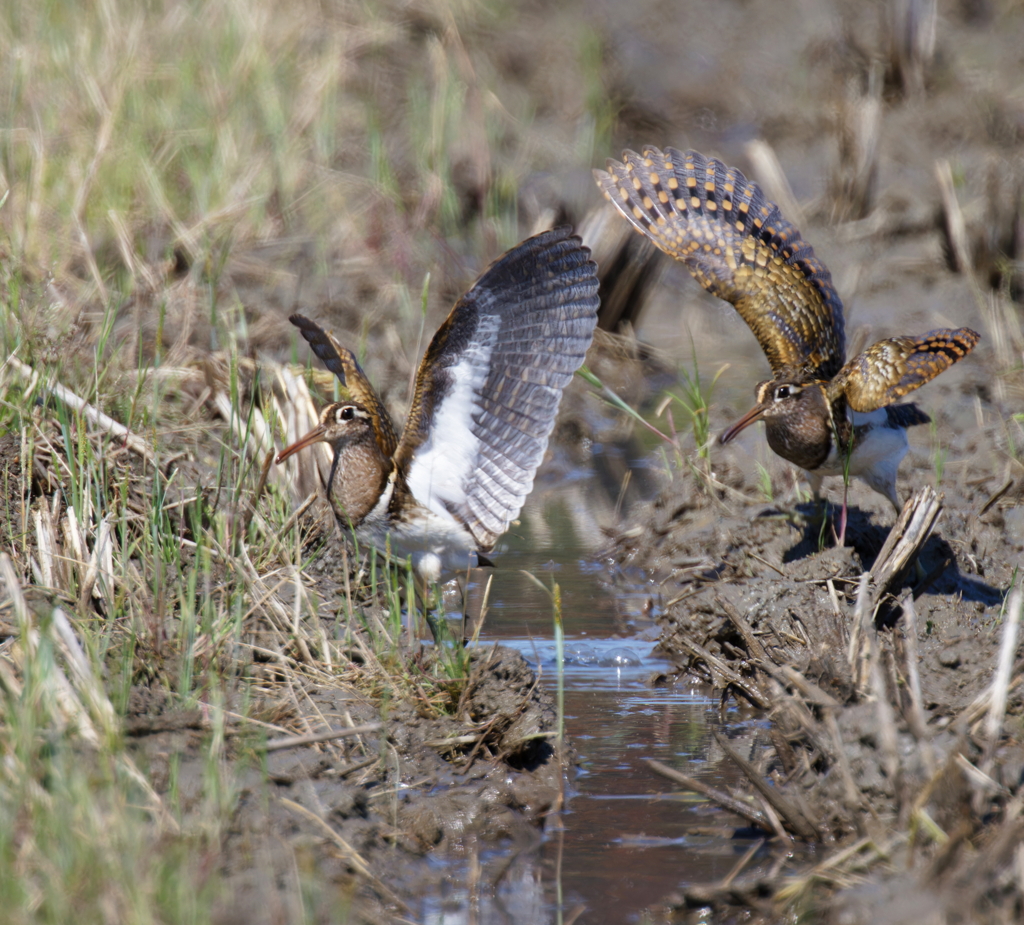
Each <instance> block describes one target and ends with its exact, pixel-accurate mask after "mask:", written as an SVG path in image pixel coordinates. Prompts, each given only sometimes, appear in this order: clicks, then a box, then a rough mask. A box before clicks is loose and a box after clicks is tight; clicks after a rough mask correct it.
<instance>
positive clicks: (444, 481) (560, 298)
mask: <svg viewBox="0 0 1024 925" xmlns="http://www.w3.org/2000/svg"><path fill="white" fill-rule="evenodd" d="M597 290H598V280H597V267H596V265H595V264H594V262H593V261H592V260H591V259H590V251H589V250H588V249H587V248H586V247H584V246H583V244H582V243H581V242H580V239H579V238H578V237H576V236H575V235H573V234H572V230H571V229H570V228H556V229H554V230H552V231H546V232H544V233H542V234H539V235H535V236H534V237H531V238H528V239H527V240H526V241H523V242H522V243H521V244H519V245H517V246H516V247H514V248H512V250H510V251H508V252H507V253H506V254H504V255H503V256H502V257H499V258H498V259H497V260H496V261H495V262H494V263H492V264H491V265H490V266H489V267H488V268H487V269H486V270H485V271H484V273H483V275H481V276H480V278H479V279H478V280H477V281H476V283H475V284H474V285H473V287H472V288H471V289H470V290H469V291H468V292H467V293H466V294H465V295H464V296H462V298H460V299H459V300H458V302H456V304H455V307H454V308H453V309H452V310H451V313H450V314H449V315H448V318H447V319H446V320H445V322H444V323H443V324H442V325H441V327H440V328H439V329H438V331H437V333H436V334H435V335H434V337H433V339H432V340H431V342H430V345H429V346H428V347H427V351H426V353H425V354H424V356H423V359H422V361H421V362H420V365H419V369H418V371H417V374H416V383H415V389H414V393H413V399H412V405H411V408H410V410H409V415H408V418H407V420H406V423H405V427H404V429H403V430H402V435H401V438H399V437H398V436H397V432H396V430H395V427H394V425H393V423H392V421H391V418H390V416H389V415H388V413H387V410H386V409H385V408H384V405H383V403H382V402H381V400H380V398H379V397H378V395H377V393H376V392H375V391H374V389H373V387H372V386H371V385H370V383H369V380H368V379H367V378H366V375H365V374H364V372H363V370H362V369H361V368H360V366H359V363H358V362H357V361H356V358H355V356H354V354H353V353H352V352H351V351H350V350H348V349H347V348H345V347H343V346H341V344H339V343H338V342H337V341H336V340H335V339H334V338H333V337H332V336H331V335H330V334H329V333H328V332H327V331H325V330H324V329H323V328H322V327H320V325H318V324H316V323H315V322H313V321H310V320H309V319H308V318H305V317H303V316H302V315H292V316H291V319H290V320H291V322H292V324H294V325H295V326H296V327H297V328H298V329H299V332H300V333H301V334H302V336H303V337H304V338H305V339H306V341H307V342H308V343H309V346H310V347H311V348H312V350H313V352H314V353H315V354H316V355H317V356H318V357H319V358H320V360H321V361H323V363H324V365H325V366H326V367H327V368H328V369H329V370H330V371H331V372H333V373H334V374H335V375H336V376H337V377H338V378H339V379H340V380H341V383H342V385H343V386H344V389H345V392H346V393H347V395H346V397H345V399H344V400H342V401H339V402H333V403H331V404H328V405H327V406H326V407H324V408H323V410H322V411H321V412H320V423H319V424H318V425H317V426H316V427H315V428H313V430H311V431H310V432H309V433H308V434H306V435H305V436H304V437H301V438H300V439H299V440H297V441H295V442H294V443H292V444H291V445H290V446H288V447H285V449H283V450H282V451H281V452H280V453H279V454H278V457H277V461H278V462H279V463H280V462H283V461H284V460H286V459H287V458H288V457H290V456H291V455H292V454H294V453H297V452H298V451H299V450H301V449H303V448H304V447H308V446H312V445H313V444H316V443H320V442H327V443H328V444H329V445H330V446H331V448H332V450H333V462H332V465H331V469H330V475H329V476H328V478H327V482H326V484H325V485H324V489H325V491H326V493H327V497H328V498H329V500H330V502H331V505H332V508H333V510H334V514H335V517H336V519H337V521H338V523H339V525H340V526H341V527H342V529H343V531H345V532H347V531H348V530H349V529H352V530H353V531H354V532H355V536H356V538H357V540H359V541H360V542H361V543H365V544H368V545H371V546H374V547H376V548H377V549H378V550H382V551H383V550H384V549H385V548H386V547H387V546H388V544H390V548H391V550H392V552H393V554H395V555H396V556H397V557H398V558H401V559H404V558H406V557H407V556H408V557H411V559H412V563H413V567H414V568H415V570H416V572H417V573H418V574H419V575H420V576H421V577H422V578H423V579H425V580H427V581H436V580H437V579H438V578H440V576H441V575H442V574H452V573H456V572H458V571H462V570H465V569H466V568H467V567H469V566H473V565H477V564H486V562H487V560H486V559H485V558H484V556H485V555H486V554H487V553H489V552H490V551H491V550H492V549H493V548H494V544H495V543H496V542H497V540H498V538H499V537H500V536H501V535H502V534H503V533H504V532H505V530H506V529H507V528H508V525H509V523H510V522H511V521H513V520H514V519H515V518H516V517H517V516H518V515H519V511H520V509H521V508H522V506H523V502H524V501H525V500H526V497H527V495H529V493H530V491H531V489H532V488H533V479H534V475H535V473H536V471H537V467H538V466H539V465H540V462H541V460H542V459H543V457H544V452H545V450H546V448H547V443H548V437H549V436H550V434H551V430H552V428H553V427H554V423H555V415H556V413H557V411H558V405H559V402H560V401H561V398H562V391H563V389H564V388H565V387H566V385H568V383H569V381H570V380H571V379H572V377H573V374H574V373H575V372H576V370H577V369H579V367H580V366H581V365H582V363H583V360H584V357H585V355H586V352H587V348H588V347H589V346H590V342H591V339H592V338H593V334H594V327H595V325H596V323H597V309H598V306H599V300H598V295H597Z"/></svg>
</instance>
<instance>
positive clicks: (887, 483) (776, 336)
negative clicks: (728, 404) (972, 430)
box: [594, 148, 979, 533]
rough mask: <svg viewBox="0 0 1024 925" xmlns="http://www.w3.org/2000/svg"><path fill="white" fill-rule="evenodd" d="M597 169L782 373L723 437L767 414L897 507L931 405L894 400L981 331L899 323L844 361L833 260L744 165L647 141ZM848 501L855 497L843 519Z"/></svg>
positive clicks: (782, 430) (803, 449)
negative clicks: (916, 435)
mask: <svg viewBox="0 0 1024 925" xmlns="http://www.w3.org/2000/svg"><path fill="white" fill-rule="evenodd" d="M594 176H595V178H596V179H597V183H598V186H599V187H600V188H601V189H602V191H603V192H604V193H605V195H606V196H607V198H608V199H609V200H611V202H612V203H614V205H615V207H616V208H617V209H618V211H619V212H620V213H621V214H622V215H623V216H624V217H625V218H626V219H627V220H628V221H629V222H630V224H632V225H633V227H634V228H635V229H636V230H637V231H639V232H640V233H641V234H643V235H645V236H646V237H647V238H649V239H650V240H651V241H652V242H653V243H654V244H655V245H657V246H658V247H659V248H660V249H661V250H663V251H664V252H665V253H667V254H669V255H670V256H672V257H674V258H675V259H676V260H679V261H680V262H682V263H684V264H685V265H686V267H687V269H689V271H690V273H691V274H692V275H693V277H694V278H695V279H696V280H697V282H699V283H700V284H701V285H702V286H703V287H704V288H705V289H707V290H708V292H710V293H712V294H713V295H716V296H718V297H719V298H720V299H724V300H725V301H727V302H730V303H732V305H733V306H734V307H735V308H736V310H737V311H738V312H739V313H740V316H741V317H742V318H743V320H744V321H745V322H746V323H747V325H748V326H749V327H750V329H751V331H753V333H754V336H755V337H756V338H757V342H758V343H759V344H760V346H761V349H762V350H763V351H764V354H765V356H766V357H767V359H768V364H769V366H770V367H771V371H772V378H771V379H768V380H766V381H764V382H761V383H760V384H759V385H758V386H757V390H756V398H757V403H756V404H755V405H754V407H753V408H752V409H751V410H750V412H748V413H747V414H745V415H744V416H743V417H742V418H740V420H738V421H737V422H736V423H735V424H733V425H732V426H731V427H729V428H728V429H727V430H725V431H724V432H723V433H722V435H721V437H720V439H721V441H722V442H723V443H727V442H728V441H730V440H732V439H733V438H734V437H735V436H736V435H737V434H738V433H739V432H740V431H741V430H743V428H745V427H747V426H748V425H750V424H752V423H753V422H754V421H757V420H762V419H763V420H764V422H765V433H766V436H767V438H768V445H769V446H770V447H771V448H772V450H774V451H775V452H776V453H777V454H778V455H779V456H781V457H782V458H783V459H786V460H789V461H790V462H792V463H795V464H796V465H797V466H799V467H801V468H802V469H804V470H805V472H806V473H807V476H808V479H809V480H810V483H811V487H812V489H813V491H814V494H815V496H820V490H821V482H822V479H823V477H825V476H828V475H845V476H847V477H853V476H856V477H859V478H861V479H863V480H864V481H865V482H867V484H868V485H870V486H871V487H872V488H873V489H874V490H875V491H877V492H879V493H880V494H882V495H884V496H885V497H886V498H888V499H889V501H890V502H891V503H892V505H893V507H894V508H895V509H896V512H897V513H899V510H900V502H899V496H898V495H897V493H896V472H897V469H898V467H899V464H900V461H901V460H902V459H903V457H904V455H905V454H906V452H907V448H908V445H907V435H906V428H907V427H909V426H911V425H913V424H922V423H926V422H927V421H929V420H930V419H929V417H928V416H927V415H926V414H925V413H924V412H923V411H921V410H920V409H919V408H918V407H917V406H916V405H913V404H893V402H895V401H896V400H897V399H899V398H902V397H903V396H904V395H906V394H908V393H909V392H912V391H913V390H914V389H916V388H918V387H920V386H922V385H924V384H925V383H926V382H928V381H929V380H930V379H933V378H935V376H937V375H938V374H939V373H941V372H942V371H943V370H945V369H948V368H949V367H950V366H952V365H953V364H954V363H956V362H957V361H959V360H962V359H963V358H964V357H965V356H967V354H968V353H970V352H971V350H972V349H973V348H974V346H975V344H977V343H978V340H979V335H978V334H977V333H976V332H975V331H972V330H971V329H970V328H956V329H947V328H943V329H939V330H935V331H930V332H928V333H927V334H923V335H921V336H919V337H892V338H888V339H887V340H881V341H879V342H878V343H876V344H873V345H872V346H871V347H869V348H868V349H867V350H865V351H864V352H863V353H860V354H858V355H857V356H855V357H854V358H853V359H851V360H849V361H847V360H846V338H845V334H844V329H843V304H842V302H841V301H840V299H839V296H838V294H837V293H836V290H835V288H834V286H833V285H832V276H831V274H830V273H829V271H828V269H827V268H826V267H825V265H824V264H823V263H821V261H820V260H818V259H817V258H816V257H815V256H814V251H813V250H812V249H811V246H810V245H809V244H808V243H807V242H806V241H804V240H803V238H801V236H800V232H799V231H798V230H797V229H796V228H795V227H794V226H793V225H791V224H790V223H789V222H788V221H787V220H786V219H785V218H783V216H782V214H781V212H780V211H779V207H778V206H777V205H775V204H774V203H772V202H769V201H768V200H767V199H766V198H765V196H764V194H763V193H762V192H761V189H760V187H758V185H757V184H756V183H752V182H750V181H748V180H747V178H746V177H744V176H743V174H742V173H741V172H740V171H739V170H737V169H736V168H734V167H732V168H730V167H727V166H726V165H725V164H723V163H722V162H721V161H718V160H715V159H714V158H705V157H704V156H703V155H701V154H698V153H697V152H696V151H685V152H683V151H677V150H676V149H674V148H668V149H666V150H665V151H660V150H658V149H657V148H646V149H645V150H644V152H643V154H637V153H635V152H634V151H626V152H624V153H623V160H622V161H621V162H620V161H614V160H609V161H608V170H607V171H603V170H595V171H594ZM845 513H846V508H845V501H844V506H843V515H844V517H843V523H844V526H845ZM841 533H842V531H841Z"/></svg>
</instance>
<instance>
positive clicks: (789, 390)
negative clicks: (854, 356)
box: [719, 379, 832, 468]
mask: <svg viewBox="0 0 1024 925" xmlns="http://www.w3.org/2000/svg"><path fill="white" fill-rule="evenodd" d="M761 419H763V420H764V422H765V430H766V436H767V438H768V445H769V446H770V447H771V448H772V449H773V450H774V451H775V452H776V453H778V454H779V455H780V456H781V457H783V459H788V460H789V461H790V462H794V463H796V464H797V465H800V466H803V467H804V468H813V467H814V466H815V465H819V464H820V462H821V461H822V460H823V459H824V458H825V457H826V456H827V455H828V451H829V448H830V446H831V441H832V418H831V415H830V413H829V408H828V400H827V399H826V397H825V392H824V389H823V388H822V383H821V382H818V381H799V380H796V381H793V380H786V379H770V380H768V381H767V382H762V383H760V384H759V385H758V387H757V404H756V405H754V407H753V408H751V409H750V411H748V412H747V413H746V414H745V415H743V417H741V418H740V419H739V420H738V421H737V422H736V423H735V424H733V425H732V426H731V427H728V428H726V430H724V431H723V432H722V435H721V437H719V440H720V442H722V443H728V442H729V441H730V440H732V439H734V438H735V437H736V435H737V434H738V433H739V432H740V431H741V430H743V429H744V428H746V427H749V426H750V425H751V424H753V423H754V422H755V421H758V420H761Z"/></svg>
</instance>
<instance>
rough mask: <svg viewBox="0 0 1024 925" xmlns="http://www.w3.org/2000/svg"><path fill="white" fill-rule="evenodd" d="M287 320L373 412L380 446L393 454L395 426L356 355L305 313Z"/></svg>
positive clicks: (353, 396)
mask: <svg viewBox="0 0 1024 925" xmlns="http://www.w3.org/2000/svg"><path fill="white" fill-rule="evenodd" d="M288 320H289V321H290V322H291V323H292V324H294V325H295V327H297V328H298V329H299V333H300V334H302V336H303V337H304V338H305V339H306V343H308V344H309V346H310V349H311V350H312V351H313V353H315V354H316V355H317V357H319V359H320V360H321V362H322V363H323V364H324V366H326V367H327V368H328V369H329V370H330V371H331V372H332V373H334V375H335V376H337V377H338V379H339V380H340V381H341V384H342V386H343V387H344V389H345V391H346V392H347V393H348V398H349V399H351V400H352V401H357V402H359V404H361V405H362V406H363V407H364V408H366V410H367V411H368V412H369V413H370V418H371V419H372V421H373V432H374V434H375V436H376V437H377V445H378V446H379V447H380V449H381V452H383V453H384V455H385V456H387V457H391V456H392V455H393V454H394V452H395V448H396V447H397V446H398V435H397V434H396V433H395V425H394V424H393V423H392V421H391V415H389V414H388V412H387V409H386V408H385V407H384V405H383V403H382V402H381V400H380V398H379V397H378V395H377V392H376V391H375V390H374V388H373V386H372V385H370V380H369V379H367V378H366V373H364V372H363V368H362V367H361V366H360V365H359V361H358V360H357V359H356V356H355V354H354V353H353V352H352V351H351V350H349V349H348V348H347V347H342V346H341V344H339V343H338V342H337V340H335V339H334V337H333V336H332V335H331V334H330V333H329V332H328V331H325V330H324V329H323V328H322V327H320V325H318V324H317V323H316V322H315V321H310V320H309V318H306V317H305V316H304V315H298V314H296V315H291V316H290V317H289V318H288Z"/></svg>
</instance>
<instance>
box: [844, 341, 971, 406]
mask: <svg viewBox="0 0 1024 925" xmlns="http://www.w3.org/2000/svg"><path fill="white" fill-rule="evenodd" d="M980 339H981V335H980V334H978V333H977V332H976V331H972V330H971V329H970V328H956V329H955V330H953V329H950V328H942V329H940V330H937V331H929V332H928V333H927V334H922V335H921V336H920V337H891V338H889V339H888V340H880V341H879V342H878V343H877V344H872V345H871V346H870V347H868V349H867V350H865V351H864V352H863V353H861V354H858V355H857V356H855V357H854V358H853V359H852V360H850V362H849V363H847V364H846V365H845V366H844V367H843V368H842V369H841V370H840V371H839V374H838V375H837V376H836V377H835V379H833V380H832V381H831V382H830V383H829V384H828V392H829V397H830V398H832V399H833V400H834V399H835V398H838V397H839V396H840V395H845V396H846V401H847V402H848V403H849V405H850V407H851V408H853V410H854V411H874V410H875V409H876V408H881V407H883V406H885V405H888V404H889V403H890V402H894V401H896V399H898V398H902V397H903V396H904V395H906V394H908V393H909V392H913V391H914V389H918V388H920V387H921V386H922V385H924V384H925V383H926V382H930V381H931V380H932V379H934V378H935V377H936V376H937V375H938V374H939V373H941V372H943V371H944V370H947V369H949V367H950V366H952V365H953V364H954V363H957V362H959V361H960V360H962V359H963V358H964V357H965V356H967V354H968V353H970V352H971V351H972V350H973V349H974V345H975V344H977V343H978V341H979V340H980Z"/></svg>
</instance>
